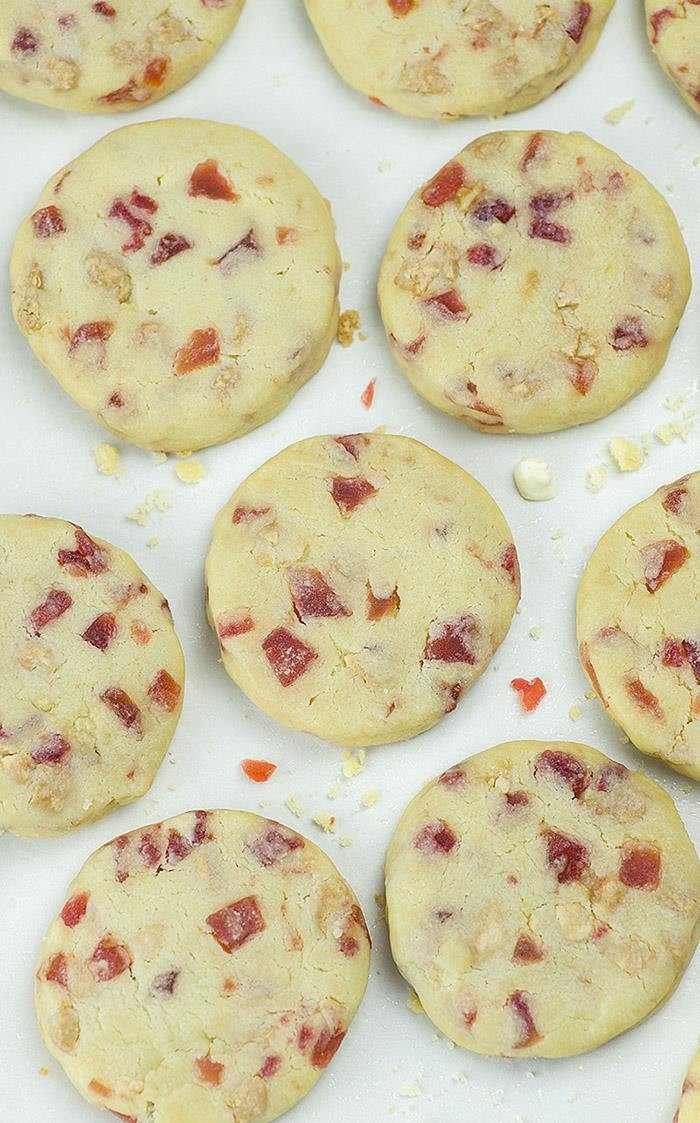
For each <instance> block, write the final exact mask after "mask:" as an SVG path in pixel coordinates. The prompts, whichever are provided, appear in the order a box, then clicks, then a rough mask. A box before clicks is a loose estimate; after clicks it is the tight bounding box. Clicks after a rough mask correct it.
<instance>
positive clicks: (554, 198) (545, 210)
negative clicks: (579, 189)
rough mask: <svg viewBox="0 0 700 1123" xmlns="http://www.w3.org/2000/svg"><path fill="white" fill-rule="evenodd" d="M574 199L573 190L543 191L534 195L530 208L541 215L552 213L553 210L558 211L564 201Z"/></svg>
mask: <svg viewBox="0 0 700 1123" xmlns="http://www.w3.org/2000/svg"><path fill="white" fill-rule="evenodd" d="M572 199H573V194H572V192H571V191H566V192H565V191H543V192H542V193H541V194H540V195H533V197H532V198H531V199H530V209H531V210H533V211H534V212H535V214H536V215H540V216H541V215H544V214H551V212H552V211H558V210H559V208H560V207H561V206H563V205H564V203H569V202H571V200H572Z"/></svg>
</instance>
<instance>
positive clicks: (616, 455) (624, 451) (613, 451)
mask: <svg viewBox="0 0 700 1123" xmlns="http://www.w3.org/2000/svg"><path fill="white" fill-rule="evenodd" d="M608 452H609V453H610V456H611V458H612V461H613V463H614V464H615V465H616V466H617V467H618V469H619V470H620V471H621V472H637V471H638V470H639V469H640V468H641V467H642V465H643V463H644V452H643V450H642V449H641V448H640V447H639V445H637V444H635V443H634V441H629V440H628V439H627V437H613V438H612V439H611V440H610V441H609V442H608Z"/></svg>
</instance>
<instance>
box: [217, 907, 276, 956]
mask: <svg viewBox="0 0 700 1123" xmlns="http://www.w3.org/2000/svg"><path fill="white" fill-rule="evenodd" d="M206 923H207V925H208V927H209V928H210V930H211V934H212V936H213V937H214V939H215V940H216V942H217V943H218V944H219V946H220V947H222V948H223V949H224V951H225V952H228V953H229V954H230V953H231V952H232V951H236V950H237V948H240V947H242V946H243V944H245V943H247V941H248V940H250V939H252V937H253V936H257V934H258V933H259V932H262V931H263V929H264V928H265V919H264V917H263V914H262V913H261V911H260V906H259V905H258V901H257V898H256V897H253V896H250V897H241V899H240V900H239V901H234V902H233V903H232V904H230V905H226V906H225V908H222V909H219V910H218V912H213V913H211V915H210V916H208V917H207V920H206Z"/></svg>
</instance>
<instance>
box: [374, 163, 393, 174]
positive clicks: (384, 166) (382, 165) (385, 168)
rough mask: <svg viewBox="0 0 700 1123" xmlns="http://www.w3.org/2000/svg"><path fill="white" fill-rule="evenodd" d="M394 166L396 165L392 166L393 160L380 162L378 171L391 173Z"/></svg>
mask: <svg viewBox="0 0 700 1123" xmlns="http://www.w3.org/2000/svg"><path fill="white" fill-rule="evenodd" d="M393 166H394V165H393V164H392V162H391V160H380V161H379V163H378V164H377V171H378V172H390V171H391V169H392V168H393Z"/></svg>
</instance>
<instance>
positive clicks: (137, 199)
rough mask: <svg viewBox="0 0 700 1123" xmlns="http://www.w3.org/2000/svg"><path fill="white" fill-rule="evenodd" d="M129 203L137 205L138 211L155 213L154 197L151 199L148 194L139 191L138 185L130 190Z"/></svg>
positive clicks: (156, 208) (156, 205) (133, 205)
mask: <svg viewBox="0 0 700 1123" xmlns="http://www.w3.org/2000/svg"><path fill="white" fill-rule="evenodd" d="M129 205H130V206H132V207H137V208H138V210H140V211H146V213H147V214H155V213H156V211H157V210H158V204H157V203H156V201H155V199H152V198H151V196H150V195H145V194H144V193H143V191H139V189H138V187H135V188H134V190H133V191H132V192H131V195H130V196H129Z"/></svg>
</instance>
